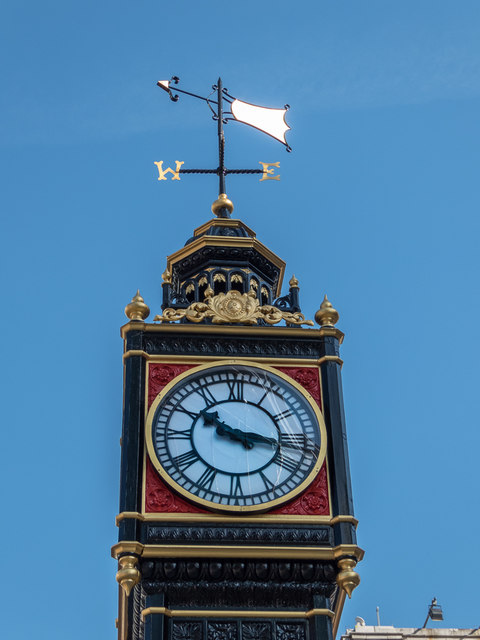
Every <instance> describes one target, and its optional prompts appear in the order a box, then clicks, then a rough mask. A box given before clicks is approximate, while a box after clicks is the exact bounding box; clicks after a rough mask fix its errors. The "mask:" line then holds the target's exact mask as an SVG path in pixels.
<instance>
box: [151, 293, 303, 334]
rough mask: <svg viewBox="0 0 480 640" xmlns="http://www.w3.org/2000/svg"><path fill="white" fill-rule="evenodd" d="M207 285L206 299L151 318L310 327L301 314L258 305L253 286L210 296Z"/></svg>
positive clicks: (166, 310) (168, 309)
mask: <svg viewBox="0 0 480 640" xmlns="http://www.w3.org/2000/svg"><path fill="white" fill-rule="evenodd" d="M212 293H213V291H212V290H211V289H210V288H209V289H207V291H205V302H194V303H193V304H191V305H190V306H188V307H186V308H185V309H171V308H167V309H165V310H164V311H163V314H162V315H157V316H155V318H154V321H155V322H176V321H178V320H182V319H183V318H186V319H187V320H189V321H190V322H201V321H202V320H205V319H206V318H211V320H212V324H233V323H238V324H248V325H254V324H257V323H258V320H263V321H264V322H266V323H267V324H270V325H273V324H278V323H279V322H281V321H282V320H285V322H286V324H287V325H296V326H301V325H303V324H305V325H308V326H310V327H312V326H313V322H312V321H311V320H305V316H304V315H303V314H302V313H290V312H288V311H282V310H281V309H278V308H277V307H274V306H272V305H269V304H265V305H262V306H260V303H259V301H258V299H257V297H256V294H255V291H253V290H252V289H251V290H250V291H249V292H248V293H240V292H239V291H235V290H232V291H228V292H227V293H219V294H218V295H216V296H213V295H212Z"/></svg>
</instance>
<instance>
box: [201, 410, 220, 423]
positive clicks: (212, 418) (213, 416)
mask: <svg viewBox="0 0 480 640" xmlns="http://www.w3.org/2000/svg"><path fill="white" fill-rule="evenodd" d="M200 415H201V416H202V418H203V419H204V421H205V424H216V423H217V422H218V411H213V412H212V413H208V411H207V410H206V409H202V410H201V411H200Z"/></svg>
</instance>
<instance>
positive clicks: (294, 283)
mask: <svg viewBox="0 0 480 640" xmlns="http://www.w3.org/2000/svg"><path fill="white" fill-rule="evenodd" d="M288 284H289V285H290V289H298V280H297V279H296V278H295V274H294V275H293V276H292V277H291V278H290V282H289V283H288Z"/></svg>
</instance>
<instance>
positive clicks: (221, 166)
mask: <svg viewBox="0 0 480 640" xmlns="http://www.w3.org/2000/svg"><path fill="white" fill-rule="evenodd" d="M222 89H223V86H222V79H221V78H219V79H218V83H217V96H218V98H217V99H218V103H217V104H218V113H217V115H218V178H219V185H218V189H219V190H218V195H220V194H221V193H226V189H225V135H224V133H223V104H222Z"/></svg>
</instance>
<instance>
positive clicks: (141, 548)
mask: <svg viewBox="0 0 480 640" xmlns="http://www.w3.org/2000/svg"><path fill="white" fill-rule="evenodd" d="M120 553H136V554H137V555H139V556H142V557H143V558H177V557H181V558H272V559H284V558H290V559H293V560H338V559H339V558H342V557H343V556H352V557H354V558H356V559H357V561H360V560H362V558H363V556H364V555H365V552H364V551H363V549H360V547H357V545H355V544H341V545H338V546H337V547H278V546H277V547H268V546H264V547H263V546H262V547H261V546H233V545H222V546H218V545H191V544H185V545H161V544H158V545H157V544H152V545H143V544H141V543H140V542H131V541H122V542H118V543H117V544H115V545H114V546H113V547H112V557H113V558H117V557H118V555H119V554H120Z"/></svg>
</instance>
